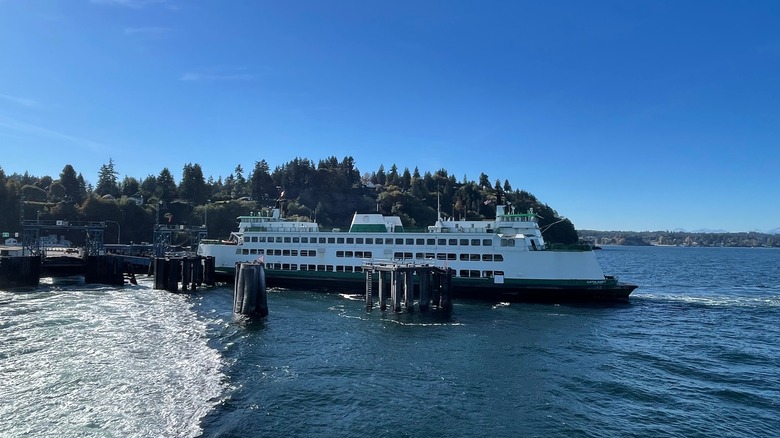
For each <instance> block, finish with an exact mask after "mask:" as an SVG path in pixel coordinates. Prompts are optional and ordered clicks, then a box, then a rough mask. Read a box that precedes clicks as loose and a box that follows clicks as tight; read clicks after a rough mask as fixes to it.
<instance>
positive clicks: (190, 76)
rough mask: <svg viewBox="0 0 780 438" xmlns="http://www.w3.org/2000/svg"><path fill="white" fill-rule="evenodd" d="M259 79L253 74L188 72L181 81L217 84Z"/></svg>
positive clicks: (182, 76)
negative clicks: (218, 82)
mask: <svg viewBox="0 0 780 438" xmlns="http://www.w3.org/2000/svg"><path fill="white" fill-rule="evenodd" d="M256 78H257V75H255V74H252V73H197V72H187V73H184V74H183V75H181V77H180V78H179V80H180V81H185V82H198V81H202V82H215V81H251V80H254V79H256Z"/></svg>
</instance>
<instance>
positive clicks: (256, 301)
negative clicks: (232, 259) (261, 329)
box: [233, 262, 268, 317]
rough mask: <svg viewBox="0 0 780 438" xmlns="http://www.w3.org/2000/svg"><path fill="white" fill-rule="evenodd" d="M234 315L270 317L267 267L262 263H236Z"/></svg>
mask: <svg viewBox="0 0 780 438" xmlns="http://www.w3.org/2000/svg"><path fill="white" fill-rule="evenodd" d="M233 313H240V314H242V315H256V316H261V317H265V316H268V297H267V295H266V289H265V265H264V264H263V263H261V262H251V263H236V273H235V281H234V282H233Z"/></svg>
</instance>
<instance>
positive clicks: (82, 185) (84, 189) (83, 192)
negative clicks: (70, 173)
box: [74, 173, 92, 203]
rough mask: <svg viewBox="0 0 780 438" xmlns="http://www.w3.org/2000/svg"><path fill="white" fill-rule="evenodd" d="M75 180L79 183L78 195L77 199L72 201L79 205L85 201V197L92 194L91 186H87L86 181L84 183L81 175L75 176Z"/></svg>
mask: <svg viewBox="0 0 780 438" xmlns="http://www.w3.org/2000/svg"><path fill="white" fill-rule="evenodd" d="M76 179H77V180H78V182H79V193H78V198H77V199H74V201H76V202H78V203H81V202H83V201H84V200H85V199H87V196H89V195H90V194H92V186H91V185H89V184H87V182H86V181H84V176H82V175H81V173H79V176H77V177H76Z"/></svg>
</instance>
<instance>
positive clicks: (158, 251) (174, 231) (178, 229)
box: [153, 224, 208, 257]
mask: <svg viewBox="0 0 780 438" xmlns="http://www.w3.org/2000/svg"><path fill="white" fill-rule="evenodd" d="M180 234H181V235H184V236H183V237H184V239H185V240H187V241H188V242H189V244H190V246H191V247H193V248H194V247H195V246H197V245H198V244H199V243H200V241H201V240H203V239H205V238H206V237H207V236H208V229H207V228H206V226H205V225H201V226H199V227H188V226H185V225H164V224H157V225H155V226H154V240H153V247H154V256H155V257H164V256H165V254H166V253H169V252H170V251H171V247H172V246H173V241H174V236H178V235H180Z"/></svg>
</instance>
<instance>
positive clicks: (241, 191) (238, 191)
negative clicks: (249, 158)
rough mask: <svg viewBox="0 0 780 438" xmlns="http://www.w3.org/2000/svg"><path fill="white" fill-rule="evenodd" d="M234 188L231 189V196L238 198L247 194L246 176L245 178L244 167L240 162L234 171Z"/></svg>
mask: <svg viewBox="0 0 780 438" xmlns="http://www.w3.org/2000/svg"><path fill="white" fill-rule="evenodd" d="M234 175H235V177H234V180H235V182H234V184H233V190H232V191H231V197H232V198H233V199H238V198H242V197H244V196H246V178H244V168H243V167H241V165H240V164H239V165H238V166H236V169H235V173H234Z"/></svg>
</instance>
